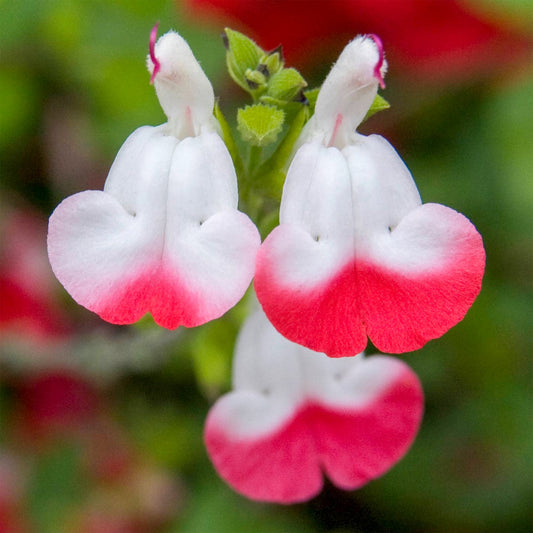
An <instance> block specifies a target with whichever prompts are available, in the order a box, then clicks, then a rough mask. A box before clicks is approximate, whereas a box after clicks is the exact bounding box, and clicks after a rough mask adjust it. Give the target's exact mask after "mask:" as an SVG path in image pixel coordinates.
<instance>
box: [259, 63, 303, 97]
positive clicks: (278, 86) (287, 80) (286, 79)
mask: <svg viewBox="0 0 533 533" xmlns="http://www.w3.org/2000/svg"><path fill="white" fill-rule="evenodd" d="M305 87H307V82H306V81H305V80H304V78H303V77H302V75H301V74H300V73H299V72H298V71H297V70H296V69H294V68H285V69H283V70H280V71H279V72H277V73H276V74H274V75H273V76H272V77H271V78H270V80H269V82H268V89H267V92H266V95H267V96H269V97H271V98H274V99H275V100H280V101H281V102H293V101H300V102H301V101H305V99H304V95H303V89H304V88H305Z"/></svg>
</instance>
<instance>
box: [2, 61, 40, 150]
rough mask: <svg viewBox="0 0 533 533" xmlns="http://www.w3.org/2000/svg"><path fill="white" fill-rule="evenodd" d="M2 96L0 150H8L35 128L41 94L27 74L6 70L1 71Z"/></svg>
mask: <svg viewBox="0 0 533 533" xmlns="http://www.w3.org/2000/svg"><path fill="white" fill-rule="evenodd" d="M0 95H2V96H1V97H0V149H3V148H6V149H8V148H12V146H10V145H11V144H12V143H13V142H15V141H17V140H18V139H20V137H21V136H22V135H24V134H27V133H28V132H29V131H30V129H31V128H32V127H33V125H34V121H35V119H36V117H37V111H38V109H39V107H38V98H39V93H38V89H37V87H36V86H35V80H34V79H32V77H31V75H28V73H27V72H24V71H20V70H15V69H11V70H7V69H6V70H2V71H0Z"/></svg>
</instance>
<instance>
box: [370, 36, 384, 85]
mask: <svg viewBox="0 0 533 533" xmlns="http://www.w3.org/2000/svg"><path fill="white" fill-rule="evenodd" d="M367 37H368V38H369V39H372V40H373V41H374V44H375V45H376V48H377V49H378V53H379V60H378V62H377V63H376V66H375V67H374V76H375V78H376V79H377V80H378V82H379V86H380V87H381V88H382V89H385V80H384V79H383V76H382V75H381V67H382V66H383V60H384V54H383V43H382V42H381V39H380V38H379V37H378V36H377V35H376V34H374V33H369V34H367Z"/></svg>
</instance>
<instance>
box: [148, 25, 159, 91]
mask: <svg viewBox="0 0 533 533" xmlns="http://www.w3.org/2000/svg"><path fill="white" fill-rule="evenodd" d="M158 27H159V22H156V23H155V25H154V27H153V28H152V31H151V32H150V59H151V60H152V63H153V64H154V70H153V71H152V77H151V78H150V83H151V84H152V83H154V80H155V77H156V76H157V73H158V72H159V70H160V69H161V63H159V61H158V59H157V58H156V57H155V42H156V40H157V28H158Z"/></svg>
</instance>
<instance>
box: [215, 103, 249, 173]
mask: <svg viewBox="0 0 533 533" xmlns="http://www.w3.org/2000/svg"><path fill="white" fill-rule="evenodd" d="M213 114H214V115H215V118H216V119H217V120H218V123H219V124H220V128H221V130H222V139H223V140H224V143H225V145H226V147H227V149H228V151H229V153H230V155H231V159H232V160H233V165H234V166H235V172H236V173H237V177H241V176H242V175H243V171H244V166H243V163H242V157H241V154H240V153H239V149H238V148H237V143H236V142H235V139H234V138H233V133H232V132H231V128H230V126H229V124H228V121H227V120H226V117H225V116H224V115H223V114H222V111H221V110H220V107H219V105H218V101H216V102H215V109H214V110H213Z"/></svg>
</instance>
